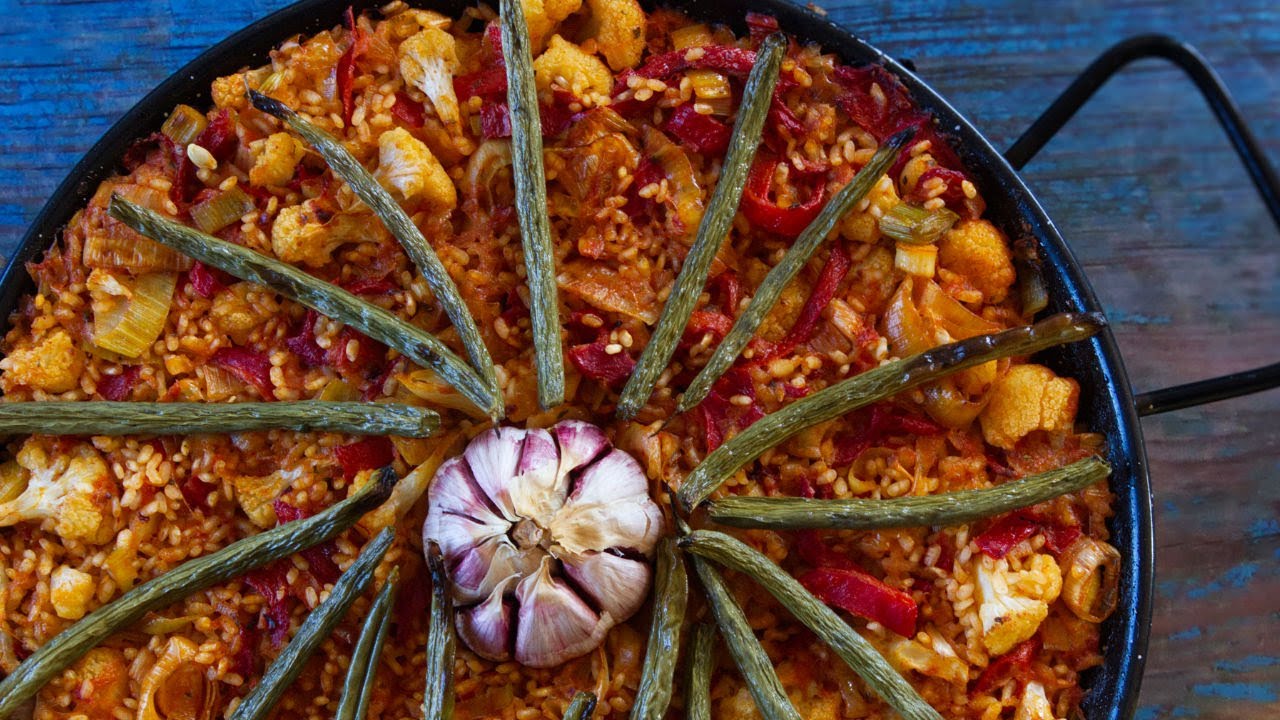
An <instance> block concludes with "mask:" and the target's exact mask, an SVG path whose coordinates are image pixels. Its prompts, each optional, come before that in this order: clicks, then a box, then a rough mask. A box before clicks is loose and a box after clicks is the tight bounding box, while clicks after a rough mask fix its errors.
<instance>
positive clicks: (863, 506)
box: [707, 458, 1111, 530]
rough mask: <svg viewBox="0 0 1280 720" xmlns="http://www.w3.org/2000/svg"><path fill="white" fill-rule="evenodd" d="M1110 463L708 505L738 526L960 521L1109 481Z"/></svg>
mask: <svg viewBox="0 0 1280 720" xmlns="http://www.w3.org/2000/svg"><path fill="white" fill-rule="evenodd" d="M1110 474H1111V467H1110V466H1109V465H1107V464H1106V463H1105V462H1103V461H1102V460H1099V459H1098V458H1085V459H1084V460H1079V461H1077V462H1073V463H1071V464H1070V465H1067V466H1066V467H1061V468H1057V469H1055V470H1049V471H1048V472H1042V473H1039V474H1037V475H1031V476H1029V477H1025V478H1022V479H1020V480H1013V481H1011V482H1007V483H1004V484H1003V485H997V486H995V487H990V488H983V489H981V490H959V491H956V492H951V493H943V494H940V495H922V496H912V497H901V498H892V499H889V500H866V499H861V498H851V499H842V500H818V499H810V498H797V497H767V498H766V497H736V496H735V497H726V498H723V499H720V500H712V501H711V502H709V503H707V511H708V513H709V514H710V517H711V519H712V520H714V521H716V522H718V523H720V524H721V525H730V526H733V527H741V528H769V529H772V530H797V529H801V528H829V529H836V528H839V529H843V530H872V529H878V528H900V527H945V526H948V525H963V524H964V523H968V522H973V521H974V520H980V519H982V518H986V517H992V516H995V515H1002V514H1004V513H1007V512H1010V511H1012V510H1018V509H1020V508H1024V507H1030V506H1032V505H1036V504H1039V503H1042V502H1044V501H1046V500H1051V499H1053V498H1056V497H1058V496H1060V495H1066V494H1067V493H1073V492H1076V491H1077V490H1081V489H1083V488H1086V487H1089V486H1090V485H1093V484H1094V483H1097V482H1101V481H1103V480H1106V479H1107V476H1108V475H1110Z"/></svg>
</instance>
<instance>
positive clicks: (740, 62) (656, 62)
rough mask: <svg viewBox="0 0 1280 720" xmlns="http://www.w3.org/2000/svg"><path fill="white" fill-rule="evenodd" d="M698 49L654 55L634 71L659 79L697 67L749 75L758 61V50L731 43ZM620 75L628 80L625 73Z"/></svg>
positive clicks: (620, 77) (622, 79)
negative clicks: (734, 45)
mask: <svg viewBox="0 0 1280 720" xmlns="http://www.w3.org/2000/svg"><path fill="white" fill-rule="evenodd" d="M699 49H700V50H702V53H701V55H698V54H697V53H690V52H689V50H690V49H684V50H672V51H670V52H665V53H663V54H661V55H654V56H651V57H650V58H649V59H648V60H647V61H645V64H644V65H641V66H640V67H638V68H636V70H635V74H636V75H639V76H640V77H644V78H657V79H659V80H665V79H667V78H670V77H672V76H674V75H675V74H676V73H681V72H684V71H685V70H694V69H697V70H715V71H716V72H722V73H725V74H727V75H746V74H747V73H749V72H751V67H752V66H753V65H755V63H756V51H755V50H743V49H741V48H736V47H730V46H728V45H707V46H705V47H702V48H699ZM691 55H695V56H696V59H694V60H690V59H689V58H690V56H691ZM618 79H619V80H620V81H625V78H624V77H622V76H619V78H618ZM615 87H616V86H615ZM624 87H625V85H624ZM615 94H616V93H615Z"/></svg>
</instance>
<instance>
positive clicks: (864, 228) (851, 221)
mask: <svg viewBox="0 0 1280 720" xmlns="http://www.w3.org/2000/svg"><path fill="white" fill-rule="evenodd" d="M867 198H868V200H869V204H868V205H867V207H866V208H863V209H862V210H855V211H854V212H851V213H849V214H848V215H845V217H844V220H842V221H841V222H840V235H841V237H844V238H846V239H848V240H853V241H855V242H860V243H874V242H877V241H879V240H880V216H882V215H884V214H885V213H887V212H889V211H890V210H892V209H893V208H894V207H896V206H897V205H898V203H900V202H902V200H901V199H899V198H898V191H897V190H895V189H894V187H893V182H892V181H891V180H889V178H888V177H887V176H886V177H882V178H880V182H878V183H876V186H875V187H873V188H871V192H870V193H868V194H867ZM859 207H861V205H859ZM872 208H876V210H875V211H873V210H872Z"/></svg>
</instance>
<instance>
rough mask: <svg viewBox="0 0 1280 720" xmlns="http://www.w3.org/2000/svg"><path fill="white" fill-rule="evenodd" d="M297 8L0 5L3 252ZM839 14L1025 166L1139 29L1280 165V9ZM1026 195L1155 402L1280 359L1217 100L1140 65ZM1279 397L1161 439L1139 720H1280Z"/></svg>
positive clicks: (1274, 284) (1140, 5)
mask: <svg viewBox="0 0 1280 720" xmlns="http://www.w3.org/2000/svg"><path fill="white" fill-rule="evenodd" d="M285 4H287V0H216V1H215V0H183V1H182V2H173V1H172V0H127V1H126V0H96V1H89V0H64V1H63V2H53V1H50V0H0V17H2V18H4V19H3V21H0V254H7V253H9V252H11V251H12V249H13V247H14V246H15V244H16V243H17V241H18V238H19V237H20V236H21V233H22V231H23V229H24V228H25V226H26V224H27V223H28V222H29V221H30V220H31V218H32V217H33V216H34V215H35V213H36V211H37V210H38V209H39V207H40V205H41V204H42V203H43V202H44V199H45V197H46V196H47V195H48V194H49V193H50V192H51V191H52V189H53V187H54V186H55V185H56V184H57V183H58V182H59V181H60V180H61V179H62V177H63V176H64V174H65V173H66V172H67V171H68V170H69V169H70V168H71V166H72V164H74V163H75V161H76V160H77V159H78V158H79V157H80V155H81V154H82V153H83V152H84V151H85V150H86V149H87V148H88V147H89V145H90V144H91V143H92V142H93V141H94V140H95V139H97V137H98V136H99V135H100V134H101V133H102V132H103V131H104V130H105V129H106V128H107V127H108V126H109V125H110V124H111V123H112V122H113V121H114V120H115V118H117V117H118V116H119V115H120V114H121V113H123V112H124V111H125V110H126V109H127V108H128V107H130V106H131V105H132V104H133V103H134V102H135V101H136V100H138V99H139V98H141V97H142V95H143V94H144V93H145V92H146V91H147V90H148V89H149V88H151V87H152V86H154V85H155V84H156V83H158V82H159V81H160V80H161V79H162V78H164V77H165V76H166V75H168V74H169V73H170V72H172V71H173V70H175V69H177V68H178V67H179V66H180V65H182V64H183V63H184V62H186V61H187V60H189V59H190V58H192V57H194V56H195V55H196V54H197V53H199V52H200V51H201V50H202V49H203V48H205V47H208V46H209V45H211V44H213V43H215V42H217V41H218V40H220V39H222V38H223V37H225V36H226V35H228V34H230V33H231V32H232V31H233V30H235V29H237V28H239V27H242V26H243V25H245V24H247V23H249V22H250V21H252V20H254V19H256V18H259V17H261V16H263V15H265V14H266V13H268V12H269V11H271V10H273V9H276V8H279V7H282V6H284V5H285ZM1213 5H1218V3H1204V2H1187V1H1181V2H1150V1H1149V0H1105V1H1104V0H1079V1H1078V2H1074V3H1071V4H1058V3H1025V2H1019V1H1018V0H988V1H987V2H979V1H974V0H952V1H951V2H947V3H930V2H921V1H920V0H899V1H898V2H888V1H886V0H880V1H877V2H867V1H865V0H864V1H863V2H853V1H852V0H839V1H838V2H828V3H826V4H825V7H826V8H827V10H828V11H829V12H830V14H831V16H832V17H834V18H835V19H836V20H837V21H839V22H840V23H842V24H844V25H846V26H848V27H851V28H854V29H855V30H856V31H857V32H858V33H859V34H861V35H863V36H864V37H866V38H868V39H870V40H872V41H873V42H875V43H877V44H878V45H880V47H882V48H883V49H884V50H886V51H887V52H889V53H890V54H892V55H895V56H897V57H899V58H910V59H912V60H914V62H915V64H916V66H917V67H918V69H919V72H920V73H921V75H922V76H923V77H924V78H925V79H926V80H927V81H929V82H932V83H933V84H934V86H935V87H936V88H937V89H938V90H939V91H941V92H942V94H943V95H945V96H947V97H948V98H950V99H951V100H952V102H954V103H955V105H956V106H957V107H958V108H959V109H960V110H961V111H962V112H964V113H966V114H967V115H969V117H970V118H971V119H972V120H973V121H974V122H975V124H976V125H977V126H978V127H979V128H981V129H982V130H984V131H985V132H986V133H987V134H988V137H990V138H991V139H992V140H993V142H994V143H995V144H996V146H997V147H1006V146H1008V144H1009V143H1010V142H1012V141H1013V139H1014V138H1016V137H1017V135H1018V134H1019V133H1020V132H1021V130H1022V129H1023V128H1024V127H1025V126H1026V125H1027V124H1028V123H1029V122H1030V121H1031V120H1032V119H1033V118H1034V117H1035V116H1036V115H1037V114H1038V112H1039V111H1040V110H1041V109H1042V108H1043V107H1045V106H1046V105H1047V104H1048V103H1049V101H1050V100H1052V99H1053V97H1054V96H1055V95H1056V94H1057V93H1058V92H1059V91H1060V90H1061V89H1062V88H1063V87H1064V86H1065V85H1066V84H1067V82H1068V81H1069V80H1070V78H1072V77H1073V76H1074V75H1075V74H1076V73H1077V72H1078V71H1079V70H1080V69H1081V68H1082V67H1084V65H1085V64H1086V63H1087V62H1088V61H1089V60H1091V59H1092V58H1093V57H1094V56H1095V55H1097V54H1098V53H1099V52H1101V51H1102V50H1103V49H1104V48H1105V47H1107V46H1108V45H1110V44H1112V43H1114V42H1116V41H1118V40H1120V39H1122V38H1124V37H1126V36H1128V35H1131V34H1135V33H1139V32H1149V31H1161V32H1167V33H1171V34H1173V35H1176V36H1178V37H1181V38H1184V39H1186V40H1189V41H1191V42H1192V43H1194V44H1196V45H1197V46H1198V47H1199V48H1200V49H1201V50H1202V51H1203V52H1204V54H1205V55H1206V56H1207V57H1208V58H1209V60H1210V61H1212V62H1213V63H1214V64H1215V65H1216V66H1217V68H1218V69H1219V71H1220V72H1221V73H1222V75H1223V76H1224V77H1225V78H1226V80H1227V82H1228V84H1229V85H1230V86H1231V88H1232V89H1233V90H1234V91H1235V93H1236V96H1237V98H1238V99H1239V101H1240V103H1241V105H1242V107H1243V109H1244V112H1245V115H1246V116H1247V117H1248V118H1250V120H1251V121H1252V123H1253V128H1254V130H1255V131H1256V133H1257V134H1258V136H1259V138H1260V140H1261V141H1262V143H1263V146H1264V147H1265V149H1266V150H1267V152H1268V153H1269V155H1270V156H1271V157H1272V159H1273V160H1280V112H1277V109H1278V108H1280V80H1278V79H1277V78H1280V4H1277V3H1276V2H1275V0H1234V1H1233V2H1230V3H1223V4H1221V5H1222V6H1221V7H1213ZM1025 176H1026V177H1027V179H1028V181H1029V182H1030V184H1031V186H1032V188H1033V189H1034V190H1035V191H1036V192H1037V193H1038V194H1039V196H1040V199H1041V201H1042V202H1043V203H1044V205H1045V206H1046V207H1047V209H1048V210H1049V213H1050V215H1051V216H1053V217H1054V218H1055V220H1056V221H1057V223H1058V224H1059V226H1060V227H1061V229H1062V231H1063V233H1064V235H1066V236H1067V238H1068V239H1069V241H1070V242H1071V244H1072V245H1073V247H1074V248H1075V251H1076V253H1077V254H1078V256H1079V257H1080V259H1081V260H1082V261H1083V262H1084V264H1085V267H1086V268H1087V270H1088V272H1089V274H1090V276H1091V278H1092V279H1093V281H1094V283H1095V285H1096V287H1097V289H1098V292H1099V294H1100V295H1101V297H1102V299H1103V301H1104V303H1105V304H1106V306H1107V308H1108V311H1109V315H1110V317H1111V320H1112V322H1113V323H1114V324H1115V325H1116V327H1117V334H1118V336H1119V339H1120V344H1121V347H1122V349H1123V351H1124V354H1125V357H1126V360H1127V362H1128V365H1129V370H1130V373H1131V375H1132V376H1133V378H1134V382H1135V383H1136V384H1137V385H1138V389H1149V388H1151V387H1154V386H1163V385H1168V384H1172V383H1176V382H1181V381H1185V380H1190V379H1195V378H1199V377H1202V376H1207V375H1210V374H1216V373H1220V372H1226V371H1232V370H1240V369H1243V368H1245V367H1249V366H1253V365H1260V364H1263V363H1265V362H1270V361H1274V360H1275V359H1276V356H1277V355H1280V282H1278V281H1280V233H1277V231H1276V229H1275V228H1274V227H1272V226H1271V224H1270V222H1269V220H1268V218H1267V216H1266V214H1265V212H1264V211H1263V210H1262V206H1261V204H1260V203H1259V202H1258V201H1257V200H1256V199H1255V198H1254V197H1253V194H1252V190H1251V188H1250V187H1249V185H1248V179H1247V177H1246V176H1245V174H1244V172H1243V171H1242V170H1241V169H1240V167H1239V166H1238V164H1237V162H1236V159H1235V157H1234V156H1233V155H1232V154H1231V152H1230V150H1229V148H1228V147H1227V145H1226V143H1225V141H1224V140H1223V138H1222V137H1221V136H1220V134H1219V133H1218V130H1217V127H1216V125H1214V124H1213V121H1212V120H1211V119H1210V116H1209V114H1208V112H1207V110H1206V108H1205V107H1204V104H1203V102H1201V100H1200V99H1199V97H1198V96H1197V95H1196V94H1194V93H1193V92H1192V90H1191V86H1190V85H1189V84H1188V83H1187V82H1186V81H1185V80H1184V78H1183V77H1182V76H1181V75H1180V74H1179V73H1178V72H1177V71H1175V70H1172V69H1170V68H1168V67H1166V66H1163V65H1160V64H1158V63H1142V64H1139V65H1137V66H1135V67H1133V68H1132V69H1131V70H1129V71H1128V72H1127V73H1126V74H1125V75H1124V77H1123V79H1122V80H1121V81H1120V82H1117V83H1115V84H1113V85H1111V86H1109V87H1107V88H1105V89H1104V90H1103V91H1102V92H1101V93H1100V94H1099V96H1098V97H1097V99H1096V100H1095V102H1094V103H1093V104H1092V105H1090V106H1089V108H1088V109H1086V110H1085V111H1084V112H1082V113H1081V114H1080V115H1079V116H1077V117H1076V118H1075V119H1074V120H1073V121H1072V123H1071V124H1070V125H1069V126H1068V128H1067V129H1066V130H1065V131H1064V132H1063V134H1062V135H1061V136H1060V137H1059V138H1058V139H1057V140H1056V141H1054V142H1053V143H1052V144H1051V145H1050V146H1049V147H1048V148H1047V149H1046V150H1045V152H1044V154H1043V155H1042V156H1041V158H1039V159H1037V160H1035V161H1034V162H1033V163H1032V164H1031V165H1030V166H1029V167H1028V168H1027V170H1026V172H1025ZM1277 417H1280V392H1271V393H1267V394H1263V395H1259V396H1255V397H1251V398H1244V399H1239V400H1234V401H1230V402H1226V403H1221V404H1218V405H1212V406H1208V407H1204V408H1199V409H1194V410H1187V411H1182V412H1179V413H1175V414H1170V415H1165V416H1159V417H1156V418H1151V419H1148V420H1146V421H1145V422H1144V428H1145V431H1146V435H1147V446H1148V450H1149V452H1150V454H1151V457H1152V476H1153V481H1154V484H1155V487H1156V500H1155V501H1156V522H1157V548H1158V550H1157V552H1158V558H1159V560H1158V564H1157V595H1156V601H1155V620H1154V625H1153V628H1152V644H1151V653H1150V659H1149V661H1148V663H1147V674H1146V681H1145V683H1144V686H1143V691H1142V710H1141V712H1140V713H1139V718H1141V720H1154V719H1156V718H1221V719H1223V720H1241V719H1244V718H1264V717H1266V718H1276V717H1280V519H1278V518H1280V422H1277Z"/></svg>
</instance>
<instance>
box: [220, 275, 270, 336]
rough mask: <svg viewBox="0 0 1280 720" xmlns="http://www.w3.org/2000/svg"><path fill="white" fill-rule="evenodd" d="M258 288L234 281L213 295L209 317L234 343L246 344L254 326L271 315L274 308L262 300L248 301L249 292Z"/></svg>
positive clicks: (260, 323)
mask: <svg viewBox="0 0 1280 720" xmlns="http://www.w3.org/2000/svg"><path fill="white" fill-rule="evenodd" d="M260 289H261V288H260V287H259V286H258V285H255V284H253V283H247V282H243V283H235V284H234V285H232V286H231V287H229V288H225V289H223V290H220V291H219V292H218V294H217V295H215V296H214V297H213V304H212V305H211V306H210V307H209V317H210V318H211V319H212V320H213V324H214V325H216V326H217V327H218V329H219V330H221V331H222V332H224V333H226V334H227V337H229V338H231V340H232V341H233V342H235V344H236V345H246V344H248V342H249V338H250V336H251V335H252V334H253V330H254V328H257V327H259V326H261V325H262V324H263V323H264V322H265V321H266V320H267V319H269V318H270V317H271V316H272V310H273V309H274V308H272V307H264V306H263V303H262V302H257V303H253V302H250V301H249V293H251V292H254V291H255V290H260Z"/></svg>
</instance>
